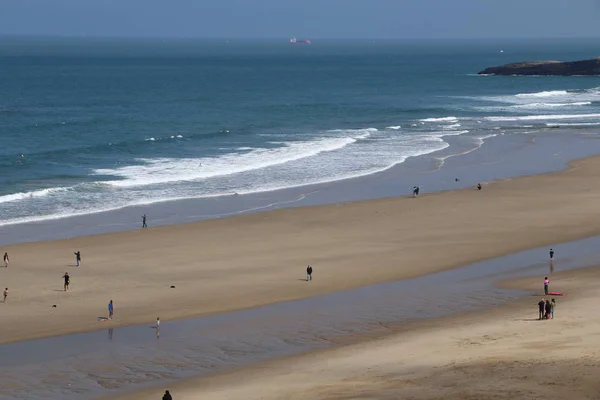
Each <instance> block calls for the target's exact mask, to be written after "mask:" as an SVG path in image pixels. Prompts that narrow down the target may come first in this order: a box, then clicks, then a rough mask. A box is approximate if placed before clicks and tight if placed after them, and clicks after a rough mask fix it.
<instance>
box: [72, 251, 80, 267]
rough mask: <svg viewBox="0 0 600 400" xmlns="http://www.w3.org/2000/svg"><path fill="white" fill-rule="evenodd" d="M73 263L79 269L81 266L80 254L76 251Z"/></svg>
mask: <svg viewBox="0 0 600 400" xmlns="http://www.w3.org/2000/svg"><path fill="white" fill-rule="evenodd" d="M73 254H75V263H76V265H77V266H78V267H79V266H80V265H81V252H80V251H79V250H77V251H76V252H75V253H73Z"/></svg>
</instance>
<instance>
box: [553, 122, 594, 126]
mask: <svg viewBox="0 0 600 400" xmlns="http://www.w3.org/2000/svg"><path fill="white" fill-rule="evenodd" d="M546 126H556V123H554V124H546ZM560 126H600V122H579V123H577V122H575V123H566V122H565V123H561V124H560Z"/></svg>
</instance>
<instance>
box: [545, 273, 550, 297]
mask: <svg viewBox="0 0 600 400" xmlns="http://www.w3.org/2000/svg"><path fill="white" fill-rule="evenodd" d="M549 286H550V280H549V279H548V277H545V278H544V294H545V295H546V296H548V287H549Z"/></svg>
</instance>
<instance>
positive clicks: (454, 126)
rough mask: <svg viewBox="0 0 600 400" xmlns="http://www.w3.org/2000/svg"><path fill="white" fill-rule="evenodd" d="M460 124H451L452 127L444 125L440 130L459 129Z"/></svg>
mask: <svg viewBox="0 0 600 400" xmlns="http://www.w3.org/2000/svg"><path fill="white" fill-rule="evenodd" d="M460 126H461V125H460V124H452V125H445V126H442V129H456V128H460Z"/></svg>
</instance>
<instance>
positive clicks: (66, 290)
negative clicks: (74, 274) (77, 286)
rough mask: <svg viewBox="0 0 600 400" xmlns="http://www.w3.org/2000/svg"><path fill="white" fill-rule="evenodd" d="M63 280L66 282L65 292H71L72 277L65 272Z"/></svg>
mask: <svg viewBox="0 0 600 400" xmlns="http://www.w3.org/2000/svg"><path fill="white" fill-rule="evenodd" d="M63 280H64V282H65V285H64V290H65V292H68V291H69V283H71V277H70V276H69V273H68V272H65V274H64V275H63Z"/></svg>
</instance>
